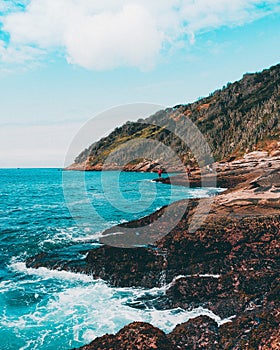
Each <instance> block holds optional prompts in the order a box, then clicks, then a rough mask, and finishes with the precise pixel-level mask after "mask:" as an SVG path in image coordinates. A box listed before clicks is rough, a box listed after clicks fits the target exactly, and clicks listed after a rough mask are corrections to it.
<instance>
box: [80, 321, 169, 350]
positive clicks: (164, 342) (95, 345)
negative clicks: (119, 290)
mask: <svg viewBox="0 0 280 350" xmlns="http://www.w3.org/2000/svg"><path fill="white" fill-rule="evenodd" d="M79 349H80V350H97V349H104V350H105V349H106V350H110V349H112V350H121V349H127V350H136V349H147V350H148V349H159V350H171V349H174V346H173V344H172V342H171V341H170V340H169V339H168V338H167V336H166V335H165V334H164V332H162V331H161V330H160V329H158V328H156V327H153V326H151V325H150V324H148V323H144V322H133V323H131V324H129V325H127V326H126V327H124V328H122V329H121V330H120V331H119V332H118V333H117V334H116V335H111V334H109V335H108V334H107V335H104V336H103V337H100V338H96V339H95V340H94V341H93V342H91V343H90V344H89V345H85V346H82V347H81V348H79Z"/></svg>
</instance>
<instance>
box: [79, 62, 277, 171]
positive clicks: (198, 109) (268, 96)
mask: <svg viewBox="0 0 280 350" xmlns="http://www.w3.org/2000/svg"><path fill="white" fill-rule="evenodd" d="M187 118H190V120H191V121H192V122H194V123H195V124H196V126H197V127H198V128H199V129H200V131H201V133H202V134H203V135H204V137H205V138H206V140H207V142H208V144H209V146H210V148H211V150H212V152H213V156H214V158H215V159H216V160H222V159H226V158H229V157H232V156H240V155H242V154H244V153H245V152H250V151H253V150H256V149H258V147H260V145H261V147H264V145H265V144H266V143H267V142H271V141H273V140H276V141H278V140H279V136H280V64H279V65H276V66H273V67H271V68H270V69H266V70H264V71H263V72H261V73H255V74H245V75H244V76H243V78H242V79H241V80H240V81H238V82H235V83H232V84H230V83H228V84H227V86H226V87H224V88H223V89H221V90H217V91H215V92H213V93H211V94H210V95H209V96H208V97H205V98H201V99H199V100H198V101H196V102H194V103H191V104H187V105H178V106H175V107H173V108H167V109H166V110H163V111H159V112H157V113H156V114H155V115H153V116H151V117H149V118H147V119H145V120H144V123H143V122H140V121H138V122H127V123H126V124H124V125H123V126H121V127H118V128H116V129H115V130H114V131H113V132H112V133H111V134H110V135H108V136H107V137H104V138H102V139H101V140H100V141H98V142H96V143H94V144H92V145H91V146H90V147H89V148H88V149H86V150H84V151H83V152H82V153H81V154H80V155H79V156H78V157H77V158H76V159H75V163H82V162H84V161H86V160H87V161H89V163H90V164H91V165H96V164H102V163H103V162H104V160H105V159H106V157H107V156H108V155H109V154H110V152H111V151H112V150H114V149H116V148H117V147H119V146H121V145H122V144H124V143H125V142H127V141H130V140H135V139H139V138H145V139H152V140H158V141H160V142H162V143H164V144H165V145H166V146H169V147H171V148H172V149H173V150H174V151H175V152H176V154H177V155H178V156H179V157H180V158H181V159H182V160H183V162H184V163H189V162H190V159H192V158H193V155H192V153H191V152H190V150H189V148H188V147H187V145H186V144H184V142H183V141H182V140H181V139H180V138H179V137H177V136H175V135H174V134H173V133H172V132H170V131H168V130H167V129H165V128H164V127H158V126H155V125H153V123H159V121H161V125H169V126H170V125H173V124H174V123H176V129H179V130H180V129H181V130H185V129H186V127H187ZM195 142H196V140H192V139H191V136H190V140H189V142H188V144H189V145H192V144H193V143H195ZM162 157H163V158H164V154H162ZM127 160H128V162H130V163H131V158H130V155H128V156H127Z"/></svg>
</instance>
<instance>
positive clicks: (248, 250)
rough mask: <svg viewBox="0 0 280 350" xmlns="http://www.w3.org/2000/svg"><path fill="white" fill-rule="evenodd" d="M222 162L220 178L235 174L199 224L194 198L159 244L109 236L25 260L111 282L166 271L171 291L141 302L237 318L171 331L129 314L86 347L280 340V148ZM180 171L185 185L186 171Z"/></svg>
mask: <svg viewBox="0 0 280 350" xmlns="http://www.w3.org/2000/svg"><path fill="white" fill-rule="evenodd" d="M279 146H280V145H278V147H279ZM217 169H218V182H219V181H220V183H224V182H225V181H228V183H229V182H230V181H233V180H229V179H233V178H234V181H233V182H232V183H234V186H235V187H234V188H230V189H228V190H227V191H225V192H223V193H221V194H220V195H218V196H217V197H215V199H214V201H213V204H212V207H211V211H210V213H209V215H208V216H207V219H206V221H205V222H204V224H203V225H202V226H201V227H200V228H199V229H198V230H197V231H196V232H189V231H188V227H189V223H190V220H192V217H193V215H194V212H195V209H196V206H197V204H198V200H195V199H194V200H189V203H188V205H187V209H186V211H185V214H184V215H183V217H182V219H181V220H180V222H179V223H178V225H177V226H176V227H175V228H173V229H172V231H171V232H170V233H169V234H168V235H167V236H165V237H163V238H161V239H160V240H158V241H157V242H155V243H154V246H151V247H146V248H145V247H141V248H131V249H125V248H116V247H110V246H107V245H103V246H101V247H100V248H98V249H95V250H91V251H88V253H87V257H86V259H85V260H81V261H79V260H73V261H70V262H69V261H61V260H60V259H59V257H57V256H55V255H54V254H52V253H50V254H46V253H45V254H40V255H38V256H35V257H32V258H29V259H28V260H27V266H28V267H35V268H37V267H40V266H46V267H48V268H55V269H67V270H73V271H79V272H84V273H87V274H91V275H92V276H93V278H102V279H104V280H106V281H108V282H109V283H110V284H111V285H114V286H143V287H148V288H151V287H155V286H160V285H162V272H163V271H164V276H165V281H164V282H165V285H166V292H165V294H164V295H162V296H161V297H160V298H157V299H156V300H139V303H142V304H143V305H144V306H145V305H146V306H147V305H148V306H149V307H155V308H158V309H170V308H174V307H180V308H183V309H187V310H191V309H193V308H195V307H199V306H203V307H204V308H207V309H209V310H211V311H212V312H213V313H214V314H216V315H217V316H219V317H220V318H221V319H227V318H230V321H228V322H226V323H224V324H221V325H219V326H218V325H217V324H216V322H215V321H214V320H212V319H210V318H209V317H206V316H200V317H198V318H195V319H191V320H189V321H188V322H187V323H183V324H181V325H177V326H176V327H175V328H174V330H173V331H172V332H171V333H170V334H167V335H166V334H164V333H163V332H162V331H160V330H159V329H157V328H155V327H153V326H151V325H149V324H145V323H132V324H130V325H128V326H126V327H125V328H123V329H122V330H120V331H119V332H118V333H117V334H116V335H105V336H103V337H101V338H97V339H96V340H94V341H93V342H92V343H91V344H89V345H87V346H85V347H83V348H82V349H236V350H237V349H248V350H249V349H280V333H279V324H280V303H279V295H280V289H279V279H280V278H279V268H280V261H279V257H280V254H279V248H280V241H279V236H280V155H279V153H278V152H277V151H275V150H274V153H273V154H268V153H258V152H255V153H251V154H248V155H246V156H245V157H243V158H242V159H239V160H235V161H233V162H228V163H226V164H217ZM209 176H211V174H210V175H209ZM196 177H197V178H199V174H194V175H193V181H196V180H195V179H196ZM177 180H178V182H180V183H181V184H182V185H184V177H182V176H181V177H178V179H177ZM191 181H192V180H191ZM205 200H207V199H205ZM201 203H203V200H200V204H201ZM172 205H173V206H175V207H176V208H179V207H180V206H185V203H184V201H180V202H177V203H174V204H172ZM164 210H165V208H162V209H161V210H159V211H158V212H156V213H154V214H152V215H150V216H148V217H145V218H142V219H140V220H137V221H135V222H132V223H126V224H122V225H119V226H117V227H113V228H111V229H109V230H108V231H106V232H105V233H106V237H107V236H108V234H110V233H111V234H114V232H121V230H122V228H125V227H127V226H130V227H132V228H133V227H134V228H135V229H136V230H137V226H138V227H139V226H141V225H142V226H143V225H148V224H149V223H151V222H153V220H156V219H157V218H158V217H159V216H160V215H162V212H163V211H164ZM118 236H120V237H121V236H122V235H118Z"/></svg>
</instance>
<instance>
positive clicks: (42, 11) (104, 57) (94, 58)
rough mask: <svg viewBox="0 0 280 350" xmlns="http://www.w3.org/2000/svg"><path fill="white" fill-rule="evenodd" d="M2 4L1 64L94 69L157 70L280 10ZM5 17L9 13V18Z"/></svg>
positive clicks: (165, 3)
mask: <svg viewBox="0 0 280 350" xmlns="http://www.w3.org/2000/svg"><path fill="white" fill-rule="evenodd" d="M13 4H14V2H12V1H6V2H5V3H4V4H2V5H1V6H0V23H1V24H2V25H1V26H0V30H1V32H2V35H1V36H0V38H2V39H1V41H0V59H1V61H2V62H6V63H15V62H16V63H23V64H26V63H27V62H36V61H40V59H44V58H45V57H46V55H48V54H56V55H59V56H62V57H65V58H66V59H67V61H68V62H69V63H70V64H74V65H78V66H81V67H84V68H86V69H91V70H105V69H113V68H116V67H122V66H131V67H137V68H140V69H144V70H145V69H150V68H152V67H153V66H154V65H155V63H156V62H157V59H158V58H159V57H160V55H162V54H164V52H166V51H167V50H168V49H170V48H173V47H176V46H177V45H178V43H180V45H178V46H180V47H182V46H184V45H190V44H193V43H194V42H195V36H196V35H197V34H200V33H203V32H207V31H209V30H212V29H215V28H219V27H222V26H238V25H243V24H245V23H248V22H251V21H254V20H256V19H258V18H261V17H264V16H266V15H268V14H271V13H274V12H278V11H279V1H278V0H277V1H276V0H267V1H263V0H246V1H245V0H207V1H206V0H161V1H156V0H102V1H100V0H55V1H50V0H30V1H23V2H22V3H21V4H20V3H17V6H15V5H13ZM1 13H2V15H1Z"/></svg>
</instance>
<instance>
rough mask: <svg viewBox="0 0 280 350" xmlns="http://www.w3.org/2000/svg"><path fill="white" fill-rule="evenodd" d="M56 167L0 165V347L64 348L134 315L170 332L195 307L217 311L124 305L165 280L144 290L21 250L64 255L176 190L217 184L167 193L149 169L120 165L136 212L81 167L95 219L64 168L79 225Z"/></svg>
mask: <svg viewBox="0 0 280 350" xmlns="http://www.w3.org/2000/svg"><path fill="white" fill-rule="evenodd" d="M62 174H63V172H62V171H59V169H7V170H5V169H2V170H0V176H1V177H0V199H1V201H0V214H1V223H0V252H1V255H0V262H1V265H0V339H1V342H0V349H1V350H4V349H15V350H18V349H30V350H31V349H32V350H33V349H40V350H41V349H42V350H46V349H50V350H52V349H58V348H59V349H69V348H73V347H78V346H81V345H83V344H85V343H87V342H89V341H91V340H93V339H94V338H95V337H96V336H101V335H103V334H105V333H115V332H116V331H118V330H119V329H120V328H121V327H123V326H124V325H126V324H128V323H130V322H132V321H136V320H138V321H146V322H150V323H152V324H153V325H155V326H157V327H159V328H161V329H163V330H164V331H166V332H169V331H171V330H172V329H173V328H174V326H175V325H176V324H177V323H181V322H185V321H187V320H188V319H189V318H190V317H193V316H194V315H197V314H201V313H204V314H208V315H210V316H212V317H215V315H213V314H212V313H211V312H210V311H208V310H203V309H196V310H193V311H192V312H187V311H184V310H181V309H174V310H165V311H159V310H155V309H148V308H145V307H144V308H141V309H136V308H132V307H130V306H129V305H131V304H132V303H131V302H133V300H136V299H137V298H139V296H141V295H143V294H145V293H148V294H149V295H153V296H157V295H160V294H162V293H164V288H162V289H153V290H149V291H147V290H143V289H135V288H111V287H109V286H108V285H107V284H106V283H105V282H103V281H101V280H98V281H93V280H92V279H91V277H89V276H85V275H80V274H74V273H70V272H65V271H50V270H47V269H45V268H40V269H38V270H35V269H27V268H26V267H25V264H24V261H25V260H26V258H27V257H30V256H32V255H35V254H37V253H39V252H47V251H50V250H56V251H58V252H60V253H61V254H62V255H63V254H64V253H65V252H67V253H68V255H69V251H70V252H71V254H72V252H73V255H74V254H79V252H80V251H82V250H85V249H90V248H95V247H97V246H98V244H97V243H96V240H95V238H96V234H97V233H98V232H101V231H102V230H104V229H105V228H107V227H110V226H112V225H115V224H118V223H120V222H124V221H128V220H132V219H137V218H140V217H142V216H144V215H147V214H150V213H152V212H153V211H155V210H156V209H158V208H160V207H161V206H163V205H166V204H169V203H170V202H173V201H175V200H178V199H181V198H193V197H199V196H205V195H212V194H214V193H215V192H216V191H215V190H213V189H212V190H209V189H192V190H189V189H185V188H181V187H175V186H174V187H173V190H172V193H171V186H169V185H163V184H160V183H156V184H155V183H152V182H151V181H150V180H151V179H153V178H154V177H155V175H154V174H146V173H123V174H121V178H120V190H121V194H122V196H123V197H124V199H125V200H127V201H132V206H133V208H134V212H133V213H131V212H130V210H129V208H128V210H126V209H125V207H124V211H122V210H119V209H116V208H115V207H114V203H113V204H110V203H109V202H108V200H107V199H106V195H104V193H103V190H102V182H101V173H98V172H90V173H86V174H85V177H86V181H85V183H86V189H87V192H86V193H87V199H89V201H90V202H91V203H93V205H94V206H95V208H97V210H98V213H99V215H101V216H102V217H104V219H105V220H104V221H103V222H102V223H101V224H100V223H96V222H91V217H90V215H89V213H88V212H87V210H86V208H87V207H86V206H85V207H84V202H85V199H84V198H80V197H79V193H80V192H79V189H80V188H81V186H82V185H83V184H81V183H80V178H81V173H78V172H68V174H67V181H68V183H69V182H70V184H71V186H70V187H71V191H72V193H71V198H72V199H73V200H72V203H71V205H73V206H74V207H76V208H77V211H76V212H77V213H79V224H80V225H77V224H76V222H75V221H74V219H73V218H72V216H71V214H70V213H69V210H68V208H67V205H66V203H65V200H64V196H63V186H62ZM106 176H107V180H106V181H107V184H108V183H109V185H110V181H112V188H115V186H116V183H115V174H114V172H108V173H107V175H106ZM113 182H114V183H113ZM139 189H140V190H142V192H141V193H140V192H139ZM114 191H115V190H114ZM114 191H112V192H110V194H109V196H111V199H112V200H113V199H114V198H112V197H114V195H116V196H117V195H118V193H116V191H115V192H114ZM117 199H118V198H117ZM124 203H125V205H126V204H127V203H126V202H124ZM81 223H82V224H81ZM216 319H217V321H219V319H218V318H216Z"/></svg>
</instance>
